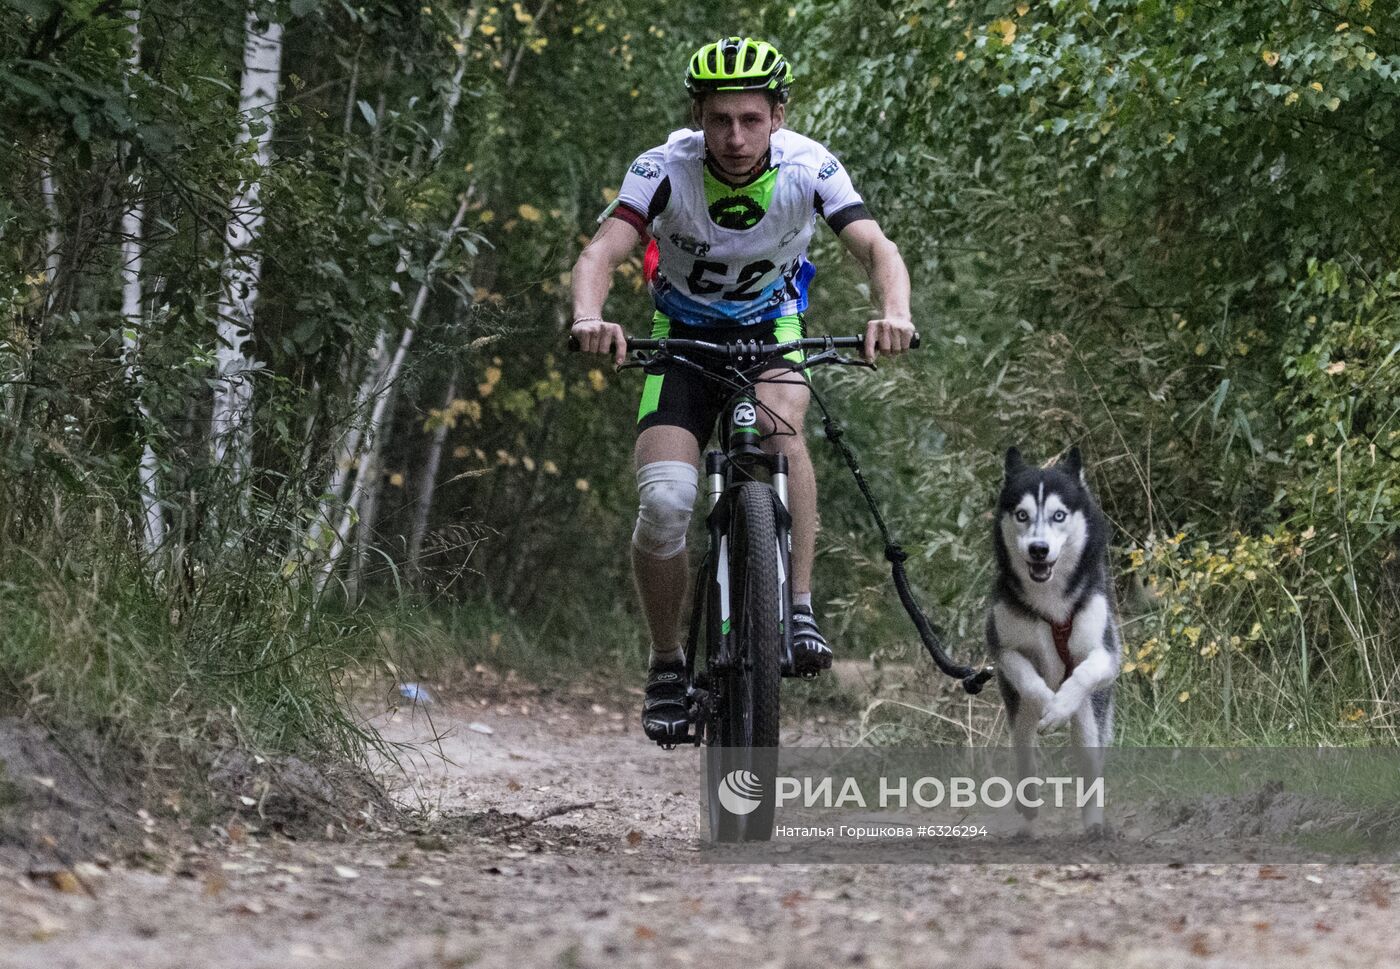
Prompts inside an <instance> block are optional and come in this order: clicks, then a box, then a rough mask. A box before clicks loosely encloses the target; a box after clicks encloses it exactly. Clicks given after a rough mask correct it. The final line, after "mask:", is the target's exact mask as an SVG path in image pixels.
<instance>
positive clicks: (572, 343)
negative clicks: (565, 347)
mask: <svg viewBox="0 0 1400 969" xmlns="http://www.w3.org/2000/svg"><path fill="white" fill-rule="evenodd" d="M582 349H583V344H582V343H579V342H578V337H576V336H574V335H573V334H572V333H570V334H569V352H570V353H578V352H579V351H580V350H582Z"/></svg>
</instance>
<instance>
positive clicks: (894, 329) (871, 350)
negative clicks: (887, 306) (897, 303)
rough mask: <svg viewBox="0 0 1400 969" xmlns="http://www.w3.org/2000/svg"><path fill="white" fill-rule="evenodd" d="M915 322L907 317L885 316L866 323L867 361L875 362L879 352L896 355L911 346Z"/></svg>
mask: <svg viewBox="0 0 1400 969" xmlns="http://www.w3.org/2000/svg"><path fill="white" fill-rule="evenodd" d="M913 340H914V324H913V323H912V322H911V321H909V320H907V319H905V320H901V319H896V318H894V317H884V318H881V319H878V320H871V321H870V322H869V323H867V324H865V362H866V363H874V362H875V354H876V353H877V352H879V353H883V354H886V355H887V356H894V355H896V354H899V353H903V352H904V351H905V350H908V349H910V348H911V344H912V342H913Z"/></svg>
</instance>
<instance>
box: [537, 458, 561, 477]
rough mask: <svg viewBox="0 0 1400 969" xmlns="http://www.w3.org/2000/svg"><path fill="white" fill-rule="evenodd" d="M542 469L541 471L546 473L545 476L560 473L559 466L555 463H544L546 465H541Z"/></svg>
mask: <svg viewBox="0 0 1400 969" xmlns="http://www.w3.org/2000/svg"><path fill="white" fill-rule="evenodd" d="M540 469H541V470H542V471H544V473H545V474H558V473H559V465H557V464H555V463H554V462H553V461H546V462H544V464H541V465H540Z"/></svg>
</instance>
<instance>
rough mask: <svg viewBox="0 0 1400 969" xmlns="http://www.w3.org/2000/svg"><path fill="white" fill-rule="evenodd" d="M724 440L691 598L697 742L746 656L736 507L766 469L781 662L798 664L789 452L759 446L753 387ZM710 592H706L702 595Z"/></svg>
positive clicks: (709, 458) (689, 651) (726, 422)
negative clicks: (735, 614) (731, 531)
mask: <svg viewBox="0 0 1400 969" xmlns="http://www.w3.org/2000/svg"><path fill="white" fill-rule="evenodd" d="M719 423H720V431H721V434H720V439H721V440H724V441H726V442H727V444H728V446H727V448H726V449H725V450H723V451H721V450H711V451H707V452H706V454H705V479H706V495H707V498H708V500H709V508H710V512H709V516H708V518H707V520H706V526H707V528H708V531H709V537H710V544H709V550H708V551H707V552H706V555H705V558H704V561H703V563H702V566H701V569H700V574H699V576H698V577H697V581H696V589H695V592H696V594H695V597H694V599H693V601H692V604H691V622H690V632H689V635H688V636H687V641H686V649H685V652H686V664H687V673H688V674H690V676H691V680H692V682H694V683H695V684H696V693H697V696H696V699H697V701H699V702H698V704H697V705H698V706H699V707H700V712H701V717H700V718H699V719H700V720H701V726H702V730H700V731H696V733H695V734H694V737H693V741H692V742H694V743H696V744H698V743H700V742H701V741H702V739H704V735H705V733H706V732H707V731H709V730H710V729H711V726H712V724H711V719H712V718H713V716H714V715H715V713H716V710H715V708H714V704H713V702H712V701H713V698H714V695H713V690H714V688H715V686H716V685H717V683H718V682H721V681H722V680H723V674H726V673H729V672H730V671H732V670H733V669H734V666H735V664H736V663H737V662H739V661H740V660H741V657H739V656H738V655H737V650H738V646H737V640H738V637H737V636H736V634H735V631H734V630H733V629H731V627H730V621H729V620H730V602H729V591H730V590H729V548H728V538H727V532H728V526H729V514H730V505H731V502H732V501H733V499H734V496H735V495H736V494H737V492H738V488H737V485H738V484H740V483H741V482H743V481H751V480H762V478H760V477H759V475H760V474H763V475H766V476H767V479H768V484H769V485H770V486H771V487H772V489H773V491H774V493H775V497H776V504H775V509H774V510H775V512H776V515H775V518H776V520H777V526H778V527H777V541H778V550H777V556H778V582H779V590H778V593H779V603H780V608H781V616H782V619H781V622H782V635H783V641H782V650H783V654H782V667H783V670H784V672H785V673H788V672H790V671H791V670H792V665H793V662H792V621H791V620H792V585H791V581H790V577H791V575H792V515H791V513H790V512H789V510H788V484H787V475H788V467H787V455H785V454H780V453H779V454H769V453H768V452H766V451H764V450H763V449H762V447H760V446H759V443H758V441H759V436H760V432H759V427H758V406H757V400H756V395H755V393H754V391H753V386H752V385H750V386H749V387H748V388H746V389H745V390H744V391H743V392H742V393H740V394H738V395H737V396H736V398H735V399H734V400H733V401H731V403H730V404H729V406H728V407H726V409H725V411H724V412H722V413H721V416H720V422H719ZM702 590H703V598H702ZM702 609H703V612H704V615H705V617H706V633H707V635H706V642H707V644H709V645H711V646H713V647H715V648H714V650H713V652H710V651H709V650H707V655H706V667H705V671H704V674H703V675H702V676H701V677H699V678H697V677H696V676H695V675H694V674H695V659H696V655H697V652H698V646H699V644H698V642H697V640H698V633H699V628H700V621H699V618H700V614H701V611H702Z"/></svg>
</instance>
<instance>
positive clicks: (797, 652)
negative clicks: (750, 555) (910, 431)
mask: <svg viewBox="0 0 1400 969" xmlns="http://www.w3.org/2000/svg"><path fill="white" fill-rule="evenodd" d="M766 376H768V377H771V378H773V380H774V382H772V383H761V384H759V385H758V399H759V401H760V403H762V404H764V405H765V407H766V408H767V409H768V410H771V411H772V412H773V413H772V414H769V413H767V410H765V408H760V412H761V416H760V418H759V420H760V423H761V425H762V430H763V433H764V435H765V437H764V441H763V449H764V450H765V451H768V452H770V453H773V452H780V453H782V454H785V455H787V461H788V510H789V511H790V512H791V513H792V604H793V616H792V619H793V629H792V637H793V653H794V656H793V660H794V662H795V665H796V666H797V669H798V672H811V671H814V670H818V669H830V668H831V659H832V655H831V647H830V646H828V645H827V642H826V640H825V639H824V638H823V637H822V634H821V631H820V630H819V629H818V628H817V622H816V617H815V616H814V615H813V614H812V560H813V558H815V556H816V544H817V479H816V475H815V474H814V473H813V471H812V458H811V456H810V455H809V454H808V453H807V438H806V434H805V433H804V431H803V419H804V417H805V415H806V413H807V405H808V403H809V402H810V401H811V398H812V392H811V390H810V389H809V388H808V386H807V381H806V380H805V379H804V378H803V376H802V375H801V374H800V373H792V372H791V371H788V372H782V371H773V372H770V373H769V374H767V375H766Z"/></svg>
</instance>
